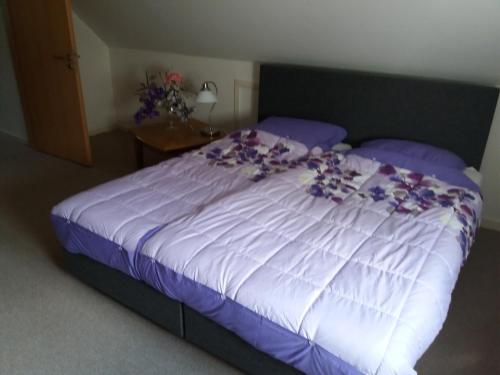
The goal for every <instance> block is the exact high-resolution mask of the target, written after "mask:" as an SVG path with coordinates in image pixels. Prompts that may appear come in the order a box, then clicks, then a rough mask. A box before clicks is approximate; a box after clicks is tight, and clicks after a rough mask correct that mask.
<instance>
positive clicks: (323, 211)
mask: <svg viewBox="0 0 500 375" xmlns="http://www.w3.org/2000/svg"><path fill="white" fill-rule="evenodd" d="M457 173H460V174H461V175H462V176H463V173H462V172H461V171H458V172H457ZM481 206H482V200H481V196H480V194H479V193H478V192H477V191H474V190H471V189H469V188H467V187H464V186H460V185H458V186H457V185H456V184H450V183H448V182H446V181H442V180H440V179H437V178H435V177H432V176H429V175H423V174H421V173H418V172H415V171H411V170H407V169H404V168H399V167H397V166H395V165H390V164H383V163H380V162H377V161H374V160H371V159H369V158H365V157H361V156H359V155H355V154H353V155H348V156H343V155H342V154H338V153H334V152H333V153H325V154H323V155H321V156H318V157H314V158H312V159H308V160H307V161H305V162H303V163H301V164H300V165H299V166H298V167H296V166H295V167H294V168H291V169H289V170H288V171H286V172H283V173H280V174H276V175H273V176H272V177H271V178H268V179H265V180H263V181H261V182H260V183H258V184H254V185H252V186H249V187H247V188H246V189H245V190H242V191H240V192H235V193H234V194H232V195H231V196H229V197H225V198H222V199H219V200H218V201H216V202H213V203H212V204H211V205H210V206H207V207H205V208H204V209H202V210H200V211H199V212H196V213H194V214H192V215H189V216H185V217H183V218H179V219H177V220H175V221H172V222H170V223H169V225H168V226H166V227H164V228H162V229H160V230H158V232H157V233H155V235H154V236H152V237H151V238H149V239H148V240H147V241H145V243H144V246H143V248H142V251H141V252H140V254H139V256H138V262H137V266H138V269H139V270H140V274H141V275H142V277H143V280H144V281H145V282H147V283H148V284H150V285H151V286H153V287H155V288H156V289H158V290H160V291H161V292H163V293H165V294H166V295H168V296H169V297H171V298H174V299H177V300H179V301H181V302H183V303H185V304H187V305H188V306H190V307H192V308H193V309H195V310H197V311H198V312H200V313H202V314H203V315H205V316H207V317H209V318H211V319H213V320H214V321H216V322H218V323H219V324H221V325H223V326H224V327H226V328H228V329H230V330H232V331H233V332H235V333H237V334H238V335H239V336H241V337H242V338H244V339H245V340H246V341H247V342H249V343H250V344H252V345H253V346H255V347H256V348H258V349H260V350H262V351H264V352H266V353H268V354H271V355H272V356H274V357H275V358H278V359H280V360H281V361H283V362H285V363H288V364H290V365H292V366H294V367H295V368H297V369H299V370H301V371H303V372H305V373H307V374H378V375H388V374H400V375H401V374H402V375H410V374H411V375H413V374H415V371H414V370H413V367H414V365H415V363H416V361H417V360H418V358H419V357H420V356H421V355H422V354H423V352H424V351H425V350H426V349H427V348H428V346H429V345H430V344H431V342H432V341H433V340H434V338H435V337H436V335H437V334H438V332H439V330H440V329H441V327H442V324H443V322H444V320H445V318H446V314H447V311H448V307H449V304H450V298H451V293H452V290H453V288H454V285H455V283H456V280H457V277H458V274H459V271H460V268H461V265H462V264H463V263H464V261H465V259H466V258H467V255H468V251H469V249H470V246H471V244H472V241H473V239H474V235H475V231H476V228H477V225H478V217H480V212H481Z"/></svg>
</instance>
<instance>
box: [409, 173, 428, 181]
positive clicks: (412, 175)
mask: <svg viewBox="0 0 500 375" xmlns="http://www.w3.org/2000/svg"><path fill="white" fill-rule="evenodd" d="M423 177H424V175H423V174H422V173H417V172H410V173H408V178H409V179H411V180H413V181H420V180H421V179H422V178H423Z"/></svg>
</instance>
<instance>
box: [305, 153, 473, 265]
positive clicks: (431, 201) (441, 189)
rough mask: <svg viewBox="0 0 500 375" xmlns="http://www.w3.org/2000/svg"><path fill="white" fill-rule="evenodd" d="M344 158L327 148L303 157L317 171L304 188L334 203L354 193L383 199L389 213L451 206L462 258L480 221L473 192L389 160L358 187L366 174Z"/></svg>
mask: <svg viewBox="0 0 500 375" xmlns="http://www.w3.org/2000/svg"><path fill="white" fill-rule="evenodd" d="M343 159H344V155H343V154H340V153H335V152H328V153H324V154H322V155H321V156H317V157H313V158H309V159H308V160H306V161H305V165H306V167H307V169H309V170H312V171H315V172H316V175H315V177H314V181H313V182H312V183H311V184H310V185H309V186H308V187H307V192H308V193H309V194H311V195H312V196H314V197H320V198H325V199H328V200H330V201H333V202H335V203H336V204H340V203H342V202H343V200H344V199H345V198H346V196H348V195H350V194H355V195H356V196H357V197H360V198H362V199H371V200H372V201H373V202H377V203H378V202H380V203H383V202H385V203H386V204H387V211H388V212H389V213H391V214H392V213H394V214H403V215H413V216H418V215H420V214H421V213H423V212H425V211H427V210H429V209H431V208H442V209H450V210H453V214H454V219H456V222H457V223H458V225H459V227H460V230H459V233H458V235H457V241H458V242H459V244H460V247H461V249H462V255H463V259H464V261H465V259H466V258H467V256H468V254H469V250H470V247H471V245H472V243H473V241H474V238H475V235H476V230H477V227H478V224H479V220H478V217H477V214H476V211H475V210H474V208H473V206H474V201H475V200H476V197H475V196H474V194H471V193H470V192H468V190H467V189H464V188H459V187H452V188H450V187H447V186H445V185H444V184H441V183H440V182H439V181H438V180H435V179H431V178H428V177H425V176H424V175H423V174H421V173H418V172H414V171H409V170H405V169H402V168H397V167H395V166H393V165H389V164H385V165H381V166H380V167H379V169H378V174H379V175H380V176H382V181H381V182H379V183H378V184H377V185H375V186H371V187H369V188H367V189H366V190H363V191H360V190H358V189H359V187H360V180H362V181H365V180H366V179H367V178H368V177H369V176H362V175H361V174H360V173H359V172H357V171H354V170H350V169H345V168H344V167H343V166H342V161H343Z"/></svg>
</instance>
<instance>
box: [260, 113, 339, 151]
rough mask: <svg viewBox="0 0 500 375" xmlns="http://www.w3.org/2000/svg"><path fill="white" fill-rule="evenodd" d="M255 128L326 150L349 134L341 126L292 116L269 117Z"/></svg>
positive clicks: (308, 146)
mask: <svg viewBox="0 0 500 375" xmlns="http://www.w3.org/2000/svg"><path fill="white" fill-rule="evenodd" d="M255 128H256V129H260V130H264V131H266V132H269V133H273V134H274V135H277V136H279V137H283V138H290V139H293V140H294V141H298V142H300V143H302V144H304V145H305V146H306V147H307V148H308V149H309V150H311V149H312V148H314V147H316V146H320V147H321V148H323V149H324V150H326V149H330V148H331V147H332V146H333V145H336V144H337V143H340V142H342V141H343V140H344V138H345V137H346V136H347V131H346V130H345V129H344V128H342V127H340V126H337V125H333V124H330V123H327V122H320V121H312V120H304V119H298V118H291V117H268V118H266V119H265V120H264V121H261V122H259V123H258V124H257V125H256V126H255Z"/></svg>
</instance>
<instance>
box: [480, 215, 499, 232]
mask: <svg viewBox="0 0 500 375" xmlns="http://www.w3.org/2000/svg"><path fill="white" fill-rule="evenodd" d="M481 228H486V229H492V230H496V231H499V232H500V221H498V220H494V219H491V218H486V217H485V218H483V220H481Z"/></svg>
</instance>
